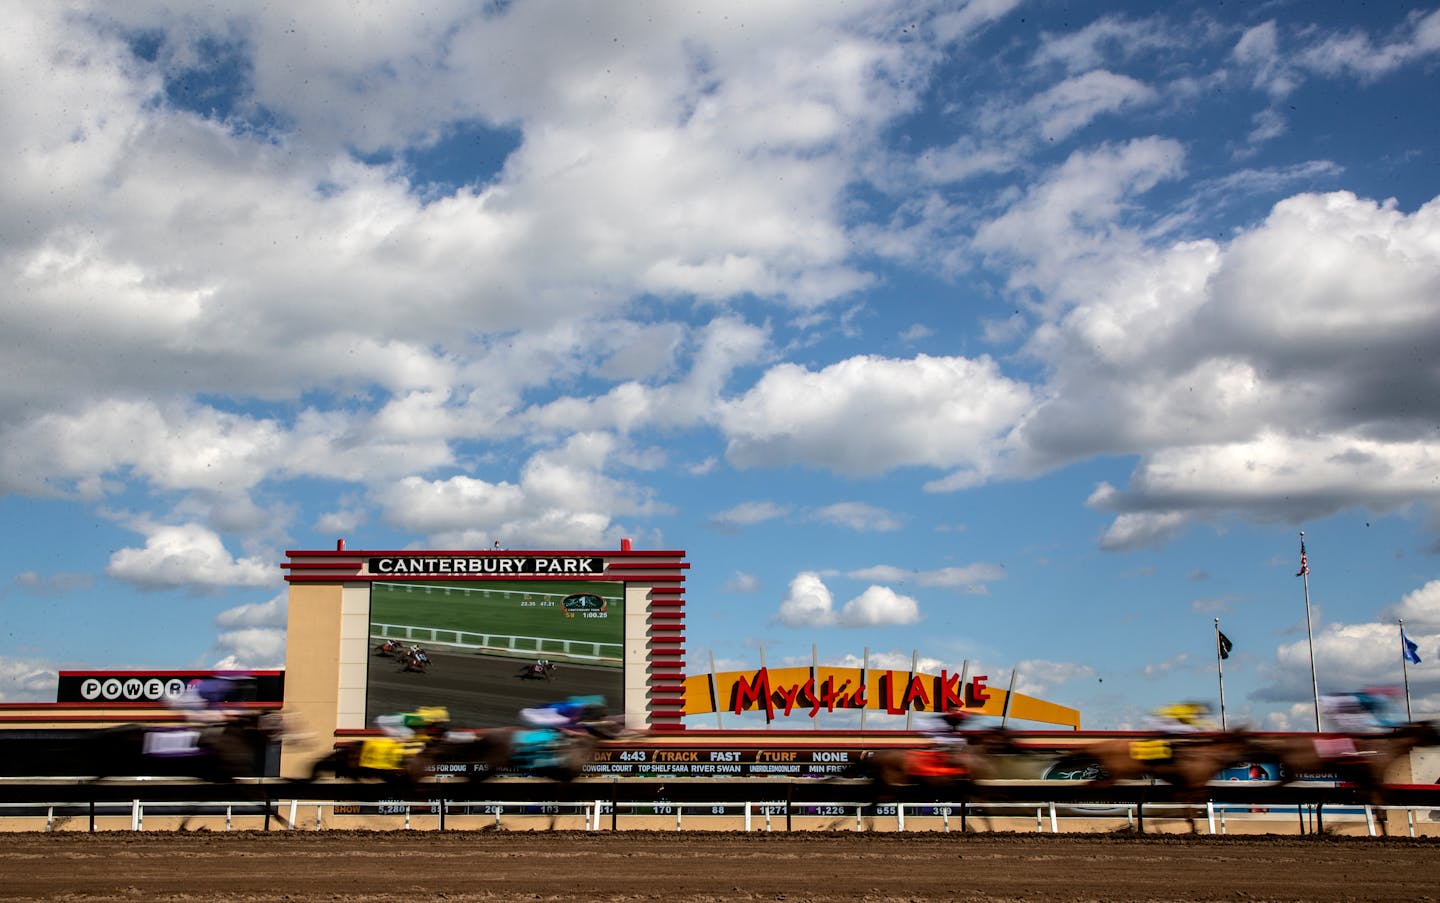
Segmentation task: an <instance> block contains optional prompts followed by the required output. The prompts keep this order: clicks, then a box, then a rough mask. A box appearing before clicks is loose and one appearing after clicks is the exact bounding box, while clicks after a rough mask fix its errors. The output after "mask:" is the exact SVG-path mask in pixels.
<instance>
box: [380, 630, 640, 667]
mask: <svg viewBox="0 0 1440 903" xmlns="http://www.w3.org/2000/svg"><path fill="white" fill-rule="evenodd" d="M370 629H371V635H370V642H371V643H379V642H383V641H385V640H404V641H406V642H410V643H421V644H423V645H425V646H430V647H433V648H437V649H453V650H455V651H457V652H473V653H491V654H496V653H498V654H502V655H515V656H523V657H532V656H542V655H543V656H547V657H554V658H558V659H562V660H565V661H573V662H595V663H597V664H619V663H620V662H621V660H622V658H623V653H624V646H623V645H622V644H620V643H597V642H593V641H591V640H562V639H558V638H556V637H539V636H512V635H508V634H499V633H479V632H476V631H471V630H452V629H449V628H442V627H415V626H411V625H407V624H371V625H370Z"/></svg>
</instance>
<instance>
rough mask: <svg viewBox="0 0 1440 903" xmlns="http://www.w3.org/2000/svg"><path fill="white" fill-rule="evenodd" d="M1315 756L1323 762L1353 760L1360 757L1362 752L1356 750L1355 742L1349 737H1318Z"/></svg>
mask: <svg viewBox="0 0 1440 903" xmlns="http://www.w3.org/2000/svg"><path fill="white" fill-rule="evenodd" d="M1315 755H1317V756H1319V757H1320V760H1321V761H1333V760H1335V759H1353V758H1355V757H1357V756H1359V755H1360V750H1358V749H1356V748H1355V741H1354V740H1352V739H1350V738H1349V737H1316V738H1315Z"/></svg>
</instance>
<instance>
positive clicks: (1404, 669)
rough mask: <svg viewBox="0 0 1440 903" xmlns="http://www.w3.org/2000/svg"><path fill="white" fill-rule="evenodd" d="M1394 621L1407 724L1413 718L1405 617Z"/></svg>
mask: <svg viewBox="0 0 1440 903" xmlns="http://www.w3.org/2000/svg"><path fill="white" fill-rule="evenodd" d="M1396 623H1398V624H1399V625H1400V673H1401V674H1403V675H1404V676H1405V722H1406V723H1407V724H1408V723H1409V722H1411V721H1414V720H1415V716H1413V715H1411V714H1410V656H1409V655H1408V654H1407V653H1409V651H1410V650H1409V649H1406V648H1405V619H1404V618H1397V619H1396Z"/></svg>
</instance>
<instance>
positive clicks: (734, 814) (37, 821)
mask: <svg viewBox="0 0 1440 903" xmlns="http://www.w3.org/2000/svg"><path fill="white" fill-rule="evenodd" d="M1240 808H1241V807H1237V806H1234V805H1230V804H1216V803H1209V804H1206V805H1204V806H1196V805H1189V804H1179V803H1146V804H1144V805H1143V816H1142V807H1140V806H1137V805H1135V804H1126V805H1118V806H1117V805H1114V804H1103V805H1100V804H1097V805H1096V806H1094V807H1085V806H1077V805H1075V804H1074V803H1063V804H1057V803H1053V802H1051V803H1044V802H1041V803H1033V802H1011V803H997V802H986V803H975V804H970V805H968V806H966V805H964V804H961V803H938V804H937V803H926V804H903V803H896V804H889V805H882V806H878V807H877V806H866V805H862V804H859V803H855V802H853V801H836V802H833V803H804V804H797V803H790V804H789V805H788V807H787V804H786V802H785V801H784V800H754V801H749V802H743V803H737V802H733V801H715V802H685V803H678V802H676V803H671V802H666V801H647V802H628V801H624V802H615V801H612V800H604V799H597V800H593V801H589V802H552V803H516V802H513V801H505V802H501V801H489V802H486V801H465V802H451V801H446V802H445V804H444V807H443V809H442V807H441V806H440V805H439V804H438V802H437V801H434V800H389V801H380V802H375V801H365V802H350V801H345V800H301V799H288V800H287V799H272V800H270V801H268V802H264V801H256V800H253V799H252V800H245V801H234V802H215V801H198V800H197V801H170V800H167V801H147V800H144V799H141V798H136V799H132V800H130V801H129V802H98V803H89V804H87V803H73V802H71V803H50V804H45V803H0V831H34V830H44V831H47V832H49V831H75V830H87V829H88V830H90V831H95V830H122V831H123V830H130V831H145V830H161V831H163V830H186V829H193V828H196V827H200V828H205V829H213V830H222V829H223V830H225V831H232V830H260V829H262V827H263V830H267V831H268V830H271V826H272V824H274V825H277V826H278V828H279V829H280V830H291V831H294V830H313V831H324V830H348V829H355V828H365V829H369V830H375V829H380V830H417V829H418V830H440V831H444V830H477V829H497V828H507V827H512V828H517V829H530V830H533V829H536V828H537V827H538V828H541V829H560V830H584V831H589V832H595V831H606V830H628V829H637V830H663V829H670V828H673V830H675V831H684V830H687V829H689V830H702V831H727V830H728V831H744V832H751V831H777V830H787V831H796V830H800V831H817V830H818V831H857V832H858V831H890V832H905V831H944V832H949V831H952V830H969V831H1030V832H1035V833H1050V834H1063V833H1072V832H1100V831H1114V830H1117V829H1121V828H1127V827H1128V828H1130V829H1137V828H1141V829H1144V830H1147V831H1152V832H1166V831H1174V830H1189V828H1188V824H1189V820H1190V819H1192V818H1193V819H1194V822H1195V824H1196V830H1197V831H1199V832H1201V833H1208V834H1218V835H1223V834H1229V833H1242V834H1291V835H1295V834H1306V833H1318V832H1319V831H1320V830H1322V825H1323V830H1324V831H1325V832H1327V833H1346V834H1362V835H1367V836H1371V837H1374V836H1378V835H1380V834H1381V833H1382V830H1381V825H1380V821H1381V819H1386V818H1388V819H1390V821H1389V824H1390V832H1389V833H1390V834H1392V835H1397V836H1398V835H1400V834H1402V833H1403V834H1405V835H1408V836H1410V837H1420V836H1440V819H1437V816H1440V812H1435V811H1434V810H1432V809H1430V808H1429V807H1416V806H1385V807H1370V806H1349V807H1335V808H1333V809H1332V808H1325V809H1324V811H1323V813H1322V811H1321V808H1322V807H1319V806H1313V805H1302V806H1285V807H1260V811H1256V809H1255V808H1254V807H1244V809H1243V811H1237V810H1238V809H1240ZM1402 817H1403V831H1401V830H1398V829H1399V828H1400V825H1397V821H1399V820H1400V819H1401V818H1402ZM147 818H148V820H149V826H148V827H147ZM1202 826H1203V827H1202Z"/></svg>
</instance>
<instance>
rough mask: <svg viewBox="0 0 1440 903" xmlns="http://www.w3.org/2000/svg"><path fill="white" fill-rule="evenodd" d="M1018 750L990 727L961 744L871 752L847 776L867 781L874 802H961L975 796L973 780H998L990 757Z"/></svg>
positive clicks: (1000, 730)
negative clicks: (941, 799) (943, 798)
mask: <svg viewBox="0 0 1440 903" xmlns="http://www.w3.org/2000/svg"><path fill="white" fill-rule="evenodd" d="M1018 751H1019V749H1018V747H1017V746H1016V745H1015V742H1014V740H1013V738H1012V736H1011V734H1010V732H1009V731H1007V730H1005V729H1003V728H994V729H992V730H986V731H975V732H973V733H967V734H966V742H965V743H963V744H955V745H943V746H933V747H927V748H923V749H880V750H876V751H875V752H873V753H871V754H870V755H869V756H866V757H865V758H864V759H862V760H861V761H860V762H859V764H858V765H857V766H856V768H855V769H854V770H853V771H852V773H851V774H850V775H849V776H850V777H856V776H858V777H863V778H866V779H868V780H869V782H870V787H871V791H872V793H871V797H872V800H873V801H874V802H877V803H888V802H905V801H908V800H911V799H921V798H924V797H931V798H935V797H939V796H947V797H949V798H951V799H955V798H966V797H969V796H971V795H973V794H974V792H975V782H976V781H986V780H991V779H993V778H995V777H998V775H999V770H998V768H997V765H996V761H995V758H994V757H995V756H997V755H1005V754H1010V753H1015V752H1018Z"/></svg>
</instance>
